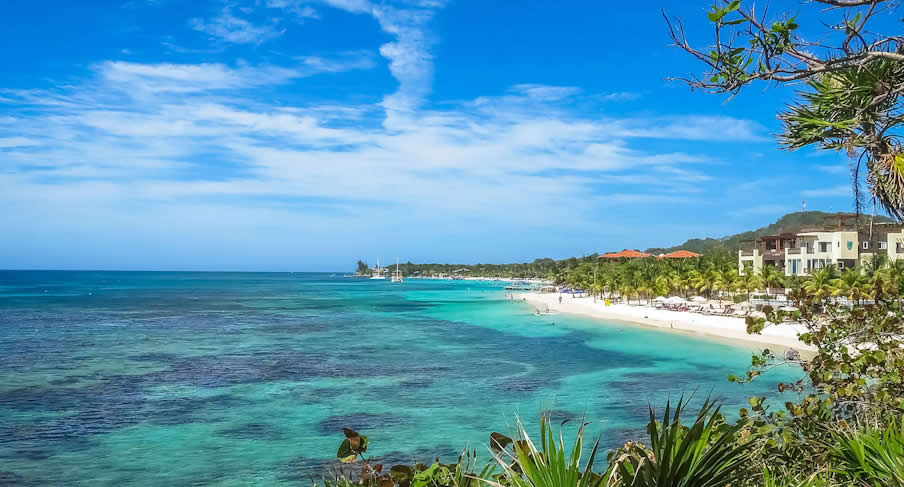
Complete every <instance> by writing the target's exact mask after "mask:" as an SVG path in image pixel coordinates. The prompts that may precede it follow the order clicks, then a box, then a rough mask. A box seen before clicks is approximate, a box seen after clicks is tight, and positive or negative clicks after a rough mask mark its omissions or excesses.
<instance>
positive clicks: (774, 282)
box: [760, 265, 785, 294]
mask: <svg viewBox="0 0 904 487" xmlns="http://www.w3.org/2000/svg"><path fill="white" fill-rule="evenodd" d="M760 280H761V281H762V282H763V285H764V286H766V294H772V293H771V292H770V291H771V290H772V288H773V287H778V286H783V285H784V283H785V276H783V275H782V273H781V272H779V271H778V269H777V268H776V267H774V266H771V265H764V266H763V268H762V269H760Z"/></svg>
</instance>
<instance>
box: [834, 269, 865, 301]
mask: <svg viewBox="0 0 904 487" xmlns="http://www.w3.org/2000/svg"><path fill="white" fill-rule="evenodd" d="M832 285H833V286H834V287H835V289H834V291H832V294H833V295H834V296H844V297H846V298H848V299H850V300H851V301H852V302H856V303H858V304H859V302H860V299H861V298H862V297H863V296H865V295H867V294H868V293H869V278H868V277H866V275H865V274H863V273H862V272H861V271H860V269H845V270H844V272H842V273H841V276H840V277H838V278H836V279H835V280H833V281H832Z"/></svg>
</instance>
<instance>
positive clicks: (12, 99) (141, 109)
mask: <svg viewBox="0 0 904 487" xmlns="http://www.w3.org/2000/svg"><path fill="white" fill-rule="evenodd" d="M778 3H779V4H780V3H782V2H778ZM708 5H709V4H708V2H698V1H662V2H600V1H592V0H591V1H571V0H563V1H560V2H540V1H534V0H528V1H523V2H503V1H498V2H487V1H485V0H448V1H447V0H382V1H371V0H209V1H208V0H191V1H189V0H108V1H99V0H94V1H92V0H85V1H80V2H71V1H45V0H34V1H29V2H8V3H7V4H5V5H4V6H3V15H0V33H2V36H3V37H4V42H2V43H0V59H3V64H4V67H3V69H2V70H0V205H2V207H3V211H2V212H0V229H2V230H0V268H8V269H9V268H12V269H32V268H33V269H146V270H264V271H348V270H351V269H353V268H354V266H355V261H356V260H357V259H362V260H366V261H367V262H369V263H371V264H374V263H375V262H376V259H377V258H380V259H381V262H383V263H386V262H390V261H394V260H395V259H396V258H397V257H398V258H400V259H401V260H402V261H411V262H452V263H478V262H493V263H501V262H513V261H531V260H533V259H535V258H541V257H552V258H565V257H570V256H573V255H586V254H590V253H593V252H606V251H612V250H621V249H623V248H640V249H644V248H647V247H654V246H670V245H676V244H679V243H681V242H683V241H684V240H686V239H688V238H693V237H706V236H713V237H718V236H723V235H728V234H732V233H736V232H740V231H745V230H749V229H752V228H757V227H760V226H763V225H766V224H769V223H771V222H774V221H775V220H776V219H777V218H779V217H780V216H781V215H783V214H785V213H788V212H791V211H798V210H800V208H801V203H802V202H803V201H806V203H807V207H808V209H811V210H825V211H848V210H851V209H852V207H853V200H852V196H851V189H850V180H849V175H848V161H847V159H846V158H845V157H843V156H841V155H837V154H834V153H824V152H816V151H811V150H801V151H796V152H786V151H782V150H780V149H779V147H778V144H777V142H776V140H775V136H774V134H775V133H777V132H778V131H779V128H780V124H779V123H778V121H777V119H776V112H777V111H778V110H780V109H781V108H782V107H783V106H785V104H787V103H789V102H791V101H792V100H793V94H794V93H793V90H792V89H791V88H778V89H775V88H773V87H770V86H768V85H757V86H755V87H752V88H751V89H748V90H746V91H745V92H743V93H742V94H741V95H740V96H738V97H737V98H735V99H733V100H730V101H727V100H726V97H724V96H719V95H712V94H706V93H701V92H693V91H691V90H689V89H688V87H687V86H685V85H682V84H681V83H678V82H674V81H668V80H666V78H668V77H671V76H684V75H688V74H691V73H697V72H699V71H700V66H699V65H697V64H695V62H694V60H693V59H692V58H690V57H689V56H688V55H687V54H685V53H684V52H682V51H680V50H678V49H675V48H673V47H669V39H668V35H667V30H666V25H665V22H664V21H663V18H662V12H661V10H664V11H666V12H667V13H668V14H669V15H670V16H677V17H680V18H682V19H683V20H684V22H685V24H686V26H687V28H688V30H689V31H690V32H691V34H692V36H694V39H699V40H700V42H702V43H704V44H705V41H706V40H707V39H706V35H707V34H708V33H709V32H710V30H709V27H708V25H707V21H706V15H705V13H706V10H707V9H708ZM797 5H799V4H797ZM773 8H776V7H773Z"/></svg>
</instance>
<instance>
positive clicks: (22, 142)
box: [0, 137, 40, 149]
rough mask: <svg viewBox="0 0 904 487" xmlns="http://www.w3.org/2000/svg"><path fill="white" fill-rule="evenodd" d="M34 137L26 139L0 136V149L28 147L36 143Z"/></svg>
mask: <svg viewBox="0 0 904 487" xmlns="http://www.w3.org/2000/svg"><path fill="white" fill-rule="evenodd" d="M38 144H40V142H38V141H37V140H36V139H28V138H25V137H0V149H7V148H10V147H29V146H33V145H38Z"/></svg>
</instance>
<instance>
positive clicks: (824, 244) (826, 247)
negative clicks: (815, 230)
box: [819, 242, 832, 252]
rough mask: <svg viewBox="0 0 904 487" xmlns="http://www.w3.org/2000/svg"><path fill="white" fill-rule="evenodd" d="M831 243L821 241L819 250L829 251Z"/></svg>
mask: <svg viewBox="0 0 904 487" xmlns="http://www.w3.org/2000/svg"><path fill="white" fill-rule="evenodd" d="M829 245H832V242H819V251H820V252H828V251H829V249H830V247H829Z"/></svg>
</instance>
